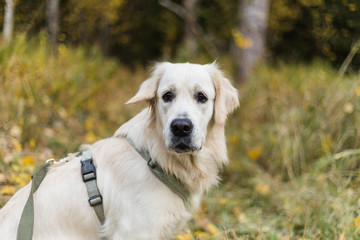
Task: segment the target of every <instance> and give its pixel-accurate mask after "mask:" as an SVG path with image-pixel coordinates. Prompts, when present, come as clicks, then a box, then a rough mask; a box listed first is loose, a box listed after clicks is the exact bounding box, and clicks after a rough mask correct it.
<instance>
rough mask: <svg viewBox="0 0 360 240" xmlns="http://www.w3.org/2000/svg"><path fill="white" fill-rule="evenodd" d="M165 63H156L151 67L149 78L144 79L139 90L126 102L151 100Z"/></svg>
mask: <svg viewBox="0 0 360 240" xmlns="http://www.w3.org/2000/svg"><path fill="white" fill-rule="evenodd" d="M166 65H167V63H157V64H155V65H154V66H153V68H152V73H151V76H150V78H148V79H146V80H145V81H144V82H143V83H142V84H141V86H140V89H139V91H138V92H137V93H136V94H135V96H133V97H132V98H131V99H130V100H128V101H127V102H126V104H132V103H137V102H142V101H149V102H150V101H151V100H152V99H154V97H155V95H156V90H157V88H158V86H159V81H160V78H161V76H162V74H163V73H164V70H165V67H166Z"/></svg>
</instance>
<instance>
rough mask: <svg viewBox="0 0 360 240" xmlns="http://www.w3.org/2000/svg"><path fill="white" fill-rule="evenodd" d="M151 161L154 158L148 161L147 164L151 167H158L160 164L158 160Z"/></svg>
mask: <svg viewBox="0 0 360 240" xmlns="http://www.w3.org/2000/svg"><path fill="white" fill-rule="evenodd" d="M151 161H152V159H151V158H150V159H149V161H148V162H147V165H148V166H149V167H151V168H152V169H154V168H156V167H157V166H158V165H157V163H156V162H154V163H151Z"/></svg>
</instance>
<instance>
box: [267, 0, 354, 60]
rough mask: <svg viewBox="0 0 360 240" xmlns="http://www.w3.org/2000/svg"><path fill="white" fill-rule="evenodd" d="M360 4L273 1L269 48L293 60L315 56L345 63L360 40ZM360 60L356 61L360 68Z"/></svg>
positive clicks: (349, 0) (332, 0)
mask: <svg viewBox="0 0 360 240" xmlns="http://www.w3.org/2000/svg"><path fill="white" fill-rule="evenodd" d="M359 9H360V2H359V1H356V0H346V1H337V0H297V1H290V0H279V1H272V6H271V14H270V18H269V29H268V32H269V41H268V42H269V48H270V49H271V51H272V55H273V56H275V57H276V56H282V57H286V58H287V59H290V60H294V59H295V60H299V59H313V58H314V56H317V57H319V56H320V57H323V58H325V59H329V60H330V61H332V62H333V63H336V64H337V65H339V64H341V63H342V62H343V61H344V59H345V57H346V55H347V54H348V52H349V51H350V48H351V45H352V44H354V43H355V42H356V41H357V40H359V39H360V34H359V30H358V29H359V28H360V24H359V21H358V20H357V19H359V17H360V11H359ZM359 61H360V58H359V57H356V58H355V59H354V61H353V63H354V64H356V65H358V64H359Z"/></svg>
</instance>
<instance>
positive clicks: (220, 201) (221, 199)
mask: <svg viewBox="0 0 360 240" xmlns="http://www.w3.org/2000/svg"><path fill="white" fill-rule="evenodd" d="M228 202H229V199H227V198H220V199H219V200H218V203H219V204H220V205H226V204H227V203H228Z"/></svg>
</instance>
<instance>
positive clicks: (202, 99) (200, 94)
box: [196, 92, 208, 103]
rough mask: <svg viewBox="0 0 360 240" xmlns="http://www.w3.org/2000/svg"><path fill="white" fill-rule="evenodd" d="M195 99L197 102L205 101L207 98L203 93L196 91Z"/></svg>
mask: <svg viewBox="0 0 360 240" xmlns="http://www.w3.org/2000/svg"><path fill="white" fill-rule="evenodd" d="M196 100H197V101H198V102H199V103H205V102H206V101H207V100H208V99H207V97H206V96H205V94H204V93H202V92H198V93H197V94H196Z"/></svg>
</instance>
